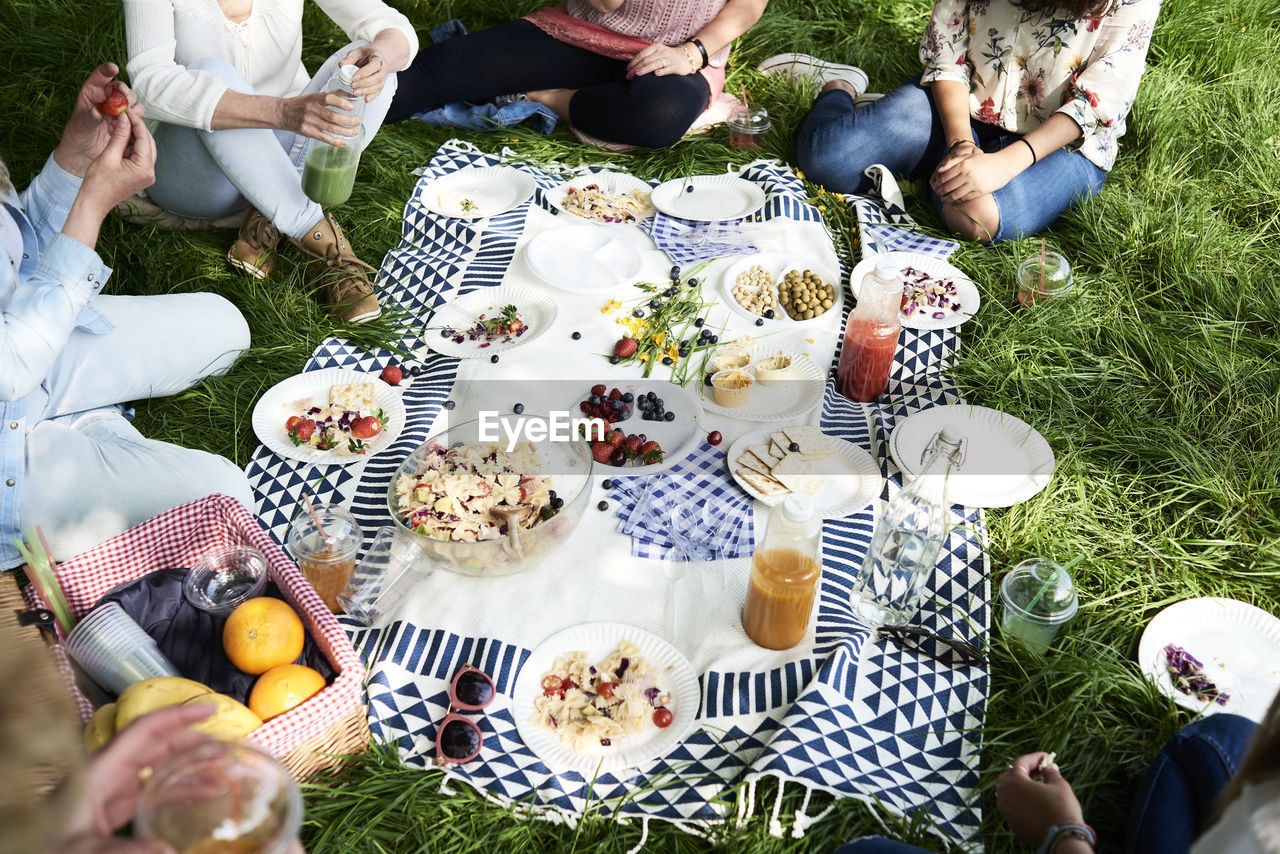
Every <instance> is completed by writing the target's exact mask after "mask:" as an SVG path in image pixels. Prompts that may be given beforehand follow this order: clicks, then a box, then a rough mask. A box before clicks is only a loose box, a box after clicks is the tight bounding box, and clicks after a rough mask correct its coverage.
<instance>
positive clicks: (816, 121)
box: [761, 0, 1160, 243]
mask: <svg viewBox="0 0 1280 854" xmlns="http://www.w3.org/2000/svg"><path fill="white" fill-rule="evenodd" d="M1159 11H1160V0H936V2H935V4H934V8H933V17H932V18H931V19H930V21H929V25H928V27H926V28H925V33H924V39H923V41H922V42H921V44H920V59H921V61H922V62H923V63H924V66H925V71H924V73H923V74H922V75H921V76H920V77H919V78H917V79H916V80H913V81H911V82H909V83H907V84H905V85H903V86H900V87H899V88H898V89H896V90H894V91H893V92H891V93H889V94H888V95H887V96H885V97H883V98H880V99H878V100H869V99H865V98H864V99H859V100H858V101H857V102H855V99H858V96H859V95H860V94H861V93H860V92H859V91H857V90H856V88H855V86H853V85H851V84H850V82H849V81H848V80H847V79H844V78H846V77H848V76H849V75H848V74H842V73H841V72H842V71H849V70H850V69H849V68H848V67H847V66H836V65H834V64H831V63H825V62H822V61H821V60H816V59H813V58H812V57H805V56H803V55H792V56H790V57H778V58H775V60H766V61H765V63H764V64H762V66H761V67H762V69H765V70H766V73H768V72H769V71H773V72H781V73H790V74H792V75H798V74H808V75H811V76H817V77H818V78H819V79H820V80H821V81H822V82H823V83H824V84H825V85H823V87H822V91H821V93H820V94H819V95H818V99H817V101H816V102H815V103H814V105H813V109H812V110H811V111H810V112H809V115H808V116H807V117H806V118H805V120H804V122H803V124H802V125H801V128H800V133H799V138H798V140H797V143H796V148H797V160H798V162H799V165H800V167H801V168H802V169H804V170H805V172H806V173H808V176H809V178H810V179H811V180H813V181H816V182H817V183H819V184H822V185H824V186H825V187H827V188H828V189H832V190H839V191H840V192H844V193H862V192H866V190H867V189H869V188H870V186H871V182H870V180H869V179H868V178H867V177H866V176H865V175H864V174H863V170H865V169H866V168H867V167H868V166H871V165H872V164H875V163H880V164H884V165H885V166H887V167H889V169H891V170H892V171H894V172H898V173H905V174H907V175H909V176H912V177H917V176H925V175H927V176H929V186H930V188H931V190H932V193H933V195H934V196H935V197H936V201H937V203H938V204H939V206H940V210H941V213H942V216H943V218H944V219H945V221H946V224H947V227H948V228H950V229H951V230H952V231H953V232H955V233H956V234H958V235H960V236H962V237H965V238H968V239H970V240H980V241H983V242H984V243H986V242H996V241H1002V240H1011V239H1016V238H1019V237H1024V236H1026V235H1029V234H1035V233H1036V232H1038V231H1040V230H1042V229H1044V228H1046V227H1047V226H1049V225H1050V224H1051V223H1053V221H1054V220H1056V219H1057V218H1058V216H1059V215H1060V214H1061V213H1062V211H1064V210H1066V208H1067V207H1069V206H1070V205H1071V204H1072V203H1074V202H1075V201H1076V200H1078V199H1084V198H1089V197H1091V196H1093V195H1095V194H1097V193H1098V191H1100V190H1101V189H1102V183H1103V181H1104V180H1105V179H1106V176H1107V171H1108V170H1109V169H1110V168H1111V166H1112V164H1113V163H1114V162H1115V158H1116V150H1117V141H1118V140H1119V139H1120V137H1121V135H1123V134H1124V130H1125V117H1126V116H1127V115H1128V113H1129V109H1130V107H1131V106H1132V105H1133V98H1134V94H1135V93H1136V92H1137V90H1138V81H1139V80H1141V78H1142V71H1143V63H1144V60H1145V57H1146V55H1147V47H1148V46H1149V45H1150V43H1151V31H1152V28H1153V27H1154V26H1155V22H1156V15H1157V14H1158V13H1159ZM778 60H781V61H778ZM853 70H856V69H853ZM863 101H869V102H866V103H863Z"/></svg>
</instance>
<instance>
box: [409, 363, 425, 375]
mask: <svg viewBox="0 0 1280 854" xmlns="http://www.w3.org/2000/svg"><path fill="white" fill-rule="evenodd" d="M409 376H411V377H418V376H422V368H420V367H418V366H417V365H414V366H413V367H412V368H410V369H409Z"/></svg>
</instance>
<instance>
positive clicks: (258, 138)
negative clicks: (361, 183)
mask: <svg viewBox="0 0 1280 854" xmlns="http://www.w3.org/2000/svg"><path fill="white" fill-rule="evenodd" d="M303 2H304V0H124V14H125V33H126V36H127V39H128V46H129V63H128V69H127V70H128V74H129V77H130V80H131V82H132V84H133V88H134V89H135V90H136V91H137V93H138V97H139V99H140V100H141V101H142V103H143V104H145V105H146V108H147V118H148V120H150V121H152V122H158V124H157V125H156V127H155V129H154V134H155V138H156V145H157V149H158V158H157V162H156V183H155V186H153V187H152V188H151V189H150V190H148V195H149V196H150V198H151V199H152V200H153V201H155V202H156V203H157V204H159V205H160V206H161V207H163V208H165V209H167V210H169V211H172V212H173V213H176V214H180V215H182V216H187V217H194V218H198V219H213V218H216V217H220V216H225V215H227V214H230V213H234V212H235V211H238V210H242V209H244V208H245V207H251V208H252V209H251V210H250V211H249V214H248V216H247V218H246V220H245V223H244V225H243V226H242V227H241V229H240V235H239V238H238V239H237V240H236V242H235V244H234V245H233V246H232V247H231V250H230V252H229V253H228V255H227V258H228V260H229V261H230V262H231V264H232V265H233V266H235V267H238V268H240V269H242V270H245V271H246V272H249V273H251V274H253V275H255V276H257V277H259V278H261V277H265V276H266V275H268V274H269V273H270V272H271V269H272V267H273V266H274V261H273V253H274V250H275V248H276V246H277V245H278V244H279V242H280V236H281V234H283V235H284V236H286V237H288V238H289V240H290V242H292V243H293V244H294V245H295V246H297V247H298V248H299V249H301V250H302V251H303V252H304V253H306V254H307V255H309V256H311V257H313V258H316V259H317V261H316V262H315V264H314V266H313V269H314V270H315V272H316V273H317V274H319V275H320V276H321V278H322V280H323V281H322V283H323V286H324V287H323V294H324V297H325V300H326V302H327V303H328V305H329V307H330V310H331V311H333V312H334V313H335V314H337V315H339V316H341V317H342V318H343V319H345V320H348V321H350V322H353V323H359V322H362V321H365V320H371V319H373V318H375V317H377V316H378V315H379V314H380V313H381V309H380V308H379V307H378V301H377V297H376V296H375V295H374V293H373V285H372V282H371V281H370V279H369V273H370V272H371V271H372V270H373V268H372V267H370V266H369V265H368V264H365V263H364V262H363V261H361V260H360V259H359V258H357V257H356V256H355V254H354V253H353V252H352V251H351V249H350V247H349V246H348V245H347V242H346V239H345V238H344V237H343V234H342V230H341V229H340V228H339V227H338V223H337V222H336V221H335V220H334V218H333V215H332V214H326V213H325V212H324V211H322V210H321V208H320V206H319V205H317V204H316V203H315V202H312V201H311V200H310V199H308V198H307V196H306V195H305V194H304V193H303V191H302V181H301V169H302V156H303V153H304V149H305V145H306V139H307V137H312V138H315V139H321V140H325V141H327V142H334V140H335V139H337V140H338V143H337V144H343V145H345V144H346V139H345V138H351V137H355V136H356V135H357V133H358V126H359V125H360V122H359V121H358V120H356V119H354V118H349V117H347V116H343V115H341V114H339V113H338V112H335V111H334V110H331V109H329V108H328V107H329V106H330V105H332V106H334V107H336V108H339V109H346V108H347V107H348V106H349V104H348V102H347V101H346V100H345V99H343V98H340V97H338V96H337V95H332V94H325V93H324V92H321V91H320V90H321V89H322V87H323V86H324V84H325V83H326V82H327V81H328V80H329V78H330V76H332V74H333V72H334V71H335V70H336V69H337V67H338V66H339V65H340V64H341V65H348V64H354V65H356V66H358V67H359V69H360V70H359V72H358V73H357V74H356V76H355V80H354V88H355V94H356V95H358V96H363V97H364V98H365V101H366V102H367V103H366V108H365V113H364V121H363V129H364V135H363V137H362V138H361V141H360V142H359V143H358V144H361V145H367V144H368V142H369V140H370V139H372V138H373V135H374V134H375V133H377V130H378V128H379V126H380V125H381V124H382V119H383V117H384V116H385V115H386V112H387V108H388V107H389V106H390V104H391V97H392V96H393V95H394V94H395V72H397V71H401V70H403V69H404V68H406V67H407V66H408V65H409V63H410V62H411V61H412V60H413V57H414V54H416V53H417V50H418V39H417V35H416V34H415V33H414V30H413V27H412V26H411V25H410V24H409V21H408V19H407V18H405V16H404V15H402V14H400V13H399V12H397V11H395V10H394V9H392V8H391V7H389V6H387V5H386V4H385V3H383V2H381V0H316V4H317V5H318V6H319V7H320V8H321V9H323V10H324V11H325V13H326V14H328V15H329V17H330V18H332V19H333V21H334V23H336V24H337V25H338V26H339V27H341V28H342V29H343V31H344V32H345V33H346V34H347V37H348V38H350V39H351V40H352V41H351V43H350V44H348V45H346V46H345V47H343V48H341V49H339V50H338V51H336V52H335V53H334V54H333V55H332V56H330V57H329V59H328V60H327V61H326V62H325V63H324V64H323V65H322V66H321V67H320V69H319V70H318V71H317V72H316V74H315V76H314V77H313V76H311V75H309V74H308V73H307V70H306V68H305V67H304V66H303V64H302V61H301V55H302V7H303Z"/></svg>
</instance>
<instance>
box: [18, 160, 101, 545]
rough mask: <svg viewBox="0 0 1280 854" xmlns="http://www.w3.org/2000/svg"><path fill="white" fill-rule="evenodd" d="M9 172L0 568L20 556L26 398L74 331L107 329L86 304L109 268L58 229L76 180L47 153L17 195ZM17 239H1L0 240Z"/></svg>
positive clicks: (28, 420) (30, 415)
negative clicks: (14, 232)
mask: <svg viewBox="0 0 1280 854" xmlns="http://www.w3.org/2000/svg"><path fill="white" fill-rule="evenodd" d="M7 179H8V172H7V171H6V170H5V168H4V164H3V163H2V162H0V204H3V205H4V207H5V209H6V210H7V212H8V213H9V217H11V218H12V221H10V219H9V217H0V222H2V227H4V228H6V229H13V228H17V229H18V231H19V232H20V233H21V238H22V239H21V243H22V257H21V258H12V257H9V255H10V253H9V252H8V251H6V250H5V249H3V248H0V569H12V568H13V567H15V566H18V565H20V564H21V563H22V559H21V557H20V556H19V555H18V550H17V548H15V547H14V544H13V541H14V540H15V539H17V538H18V537H19V536H20V535H21V524H22V478H23V468H24V466H25V465H26V435H27V431H28V430H29V429H30V428H31V427H34V426H35V421H34V420H32V419H35V420H39V419H40V418H41V416H42V415H43V414H44V413H43V411H34V412H29V411H28V402H30V401H31V400H32V398H35V397H37V395H36V394H35V392H36V391H37V390H38V389H39V388H40V385H41V383H43V382H44V381H45V378H46V376H47V375H48V373H49V369H50V368H51V367H52V366H53V364H54V361H55V360H56V359H57V357H58V354H59V353H60V352H62V348H63V347H64V346H65V345H66V343H67V339H68V338H69V337H70V335H71V332H72V330H74V329H80V330H83V331H85V332H90V333H95V334H102V333H105V332H109V331H110V330H111V324H110V323H108V322H107V319H106V318H105V317H103V316H102V314H101V313H100V312H98V311H97V310H96V309H94V308H93V307H92V306H91V305H90V302H91V301H92V300H93V298H94V296H96V295H97V293H98V291H99V290H101V288H102V285H103V283H104V282H106V281H107V277H108V276H110V275H111V270H110V269H109V268H107V267H105V266H103V263H102V259H101V258H99V257H98V253H97V252H94V251H93V250H92V249H90V248H89V247H87V246H85V245H84V244H83V243H80V242H79V241H78V240H75V239H73V238H70V237H68V236H66V235H65V234H62V233H61V232H62V226H63V223H65V222H66V219H67V212H68V211H69V210H70V209H71V203H72V202H73V201H74V200H75V197H76V193H77V192H79V190H80V179H79V178H76V177H75V176H74V175H71V174H70V173H68V172H66V171H65V170H63V169H62V168H61V167H60V166H58V164H57V163H55V162H54V160H53V158H52V157H50V158H49V160H48V162H46V163H45V166H44V169H43V170H41V172H40V174H39V175H37V176H36V177H35V180H33V181H32V182H31V186H29V187H27V189H26V190H25V191H24V192H23V193H21V194H19V193H17V192H15V191H14V189H13V187H12V186H11V184H10V182H9V181H8V180H7ZM17 242H18V241H16V240H14V241H5V240H0V247H3V246H5V245H7V244H9V243H14V244H16V243H17ZM39 398H40V400H43V395H39ZM32 408H33V409H34V408H35V407H34V406H33V407H32ZM68 500H73V499H72V497H71V496H68Z"/></svg>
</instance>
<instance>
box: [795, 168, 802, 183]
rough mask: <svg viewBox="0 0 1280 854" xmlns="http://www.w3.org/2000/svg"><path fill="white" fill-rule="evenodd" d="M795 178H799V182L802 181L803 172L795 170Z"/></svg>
mask: <svg viewBox="0 0 1280 854" xmlns="http://www.w3.org/2000/svg"><path fill="white" fill-rule="evenodd" d="M796 177H797V178H799V179H800V180H801V181H803V180H804V173H803V172H801V171H800V170H799V169H797V170H796Z"/></svg>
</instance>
